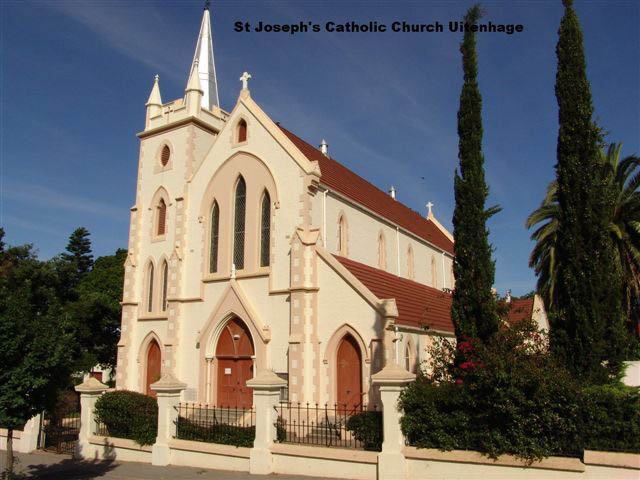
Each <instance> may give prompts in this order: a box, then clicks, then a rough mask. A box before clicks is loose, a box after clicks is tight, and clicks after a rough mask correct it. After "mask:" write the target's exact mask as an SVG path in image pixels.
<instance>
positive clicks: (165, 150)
mask: <svg viewBox="0 0 640 480" xmlns="http://www.w3.org/2000/svg"><path fill="white" fill-rule="evenodd" d="M169 157H171V150H169V147H168V146H166V145H165V146H164V147H162V154H161V155H160V162H161V163H162V166H163V167H166V166H167V163H169Z"/></svg>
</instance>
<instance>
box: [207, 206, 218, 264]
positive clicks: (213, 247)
mask: <svg viewBox="0 0 640 480" xmlns="http://www.w3.org/2000/svg"><path fill="white" fill-rule="evenodd" d="M219 225H220V208H218V202H216V201H214V202H213V208H212V209H211V244H210V247H209V273H216V272H217V271H218V229H219Z"/></svg>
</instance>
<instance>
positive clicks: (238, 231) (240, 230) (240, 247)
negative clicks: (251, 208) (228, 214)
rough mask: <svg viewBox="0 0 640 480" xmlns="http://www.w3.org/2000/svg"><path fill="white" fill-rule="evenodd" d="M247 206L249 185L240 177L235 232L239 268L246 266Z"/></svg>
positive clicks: (236, 259)
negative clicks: (245, 229) (245, 228)
mask: <svg viewBox="0 0 640 480" xmlns="http://www.w3.org/2000/svg"><path fill="white" fill-rule="evenodd" d="M246 206H247V186H246V184H245V183H244V179H243V178H242V177H240V179H239V180H238V185H237V186H236V205H235V222H234V224H235V226H234V232H233V263H234V264H235V266H236V269H237V270H242V269H243V268H244V223H245V210H246Z"/></svg>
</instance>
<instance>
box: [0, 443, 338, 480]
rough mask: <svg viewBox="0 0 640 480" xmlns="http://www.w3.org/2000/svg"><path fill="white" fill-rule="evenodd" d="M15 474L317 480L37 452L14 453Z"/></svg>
mask: <svg viewBox="0 0 640 480" xmlns="http://www.w3.org/2000/svg"><path fill="white" fill-rule="evenodd" d="M5 460H6V452H5V451H4V450H0V472H3V471H4V469H5V464H6V462H5ZM15 472H16V473H18V476H17V478H18V479H36V478H38V479H44V480H90V479H94V478H99V479H105V480H147V479H153V480H163V479H164V480H169V479H171V480H213V479H215V480H260V479H263V480H264V479H269V480H271V479H273V480H297V479H304V480H320V479H319V478H318V477H300V476H295V475H249V474H248V473H238V472H228V471H224V470H209V469H204V468H191V467H173V466H167V467H154V466H153V465H149V464H147V463H134V462H118V461H97V460H92V461H89V460H76V459H73V458H71V457H70V456H69V455H55V454H53V453H47V452H41V451H38V452H34V453H28V454H24V453H17V454H16V465H15ZM0 478H1V475H0ZM324 480H326V479H324Z"/></svg>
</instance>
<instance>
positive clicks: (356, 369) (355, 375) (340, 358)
mask: <svg viewBox="0 0 640 480" xmlns="http://www.w3.org/2000/svg"><path fill="white" fill-rule="evenodd" d="M336 366H337V368H336V370H337V371H336V374H337V382H338V388H337V396H336V398H337V401H338V405H339V406H341V407H343V406H345V405H346V406H347V408H354V407H356V406H359V405H360V404H361V403H362V354H361V353H360V348H359V347H358V344H357V342H356V339H355V338H353V337H352V336H351V335H350V334H346V335H345V336H344V337H343V338H342V340H341V341H340V345H339V346H338V353H337V359H336Z"/></svg>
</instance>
